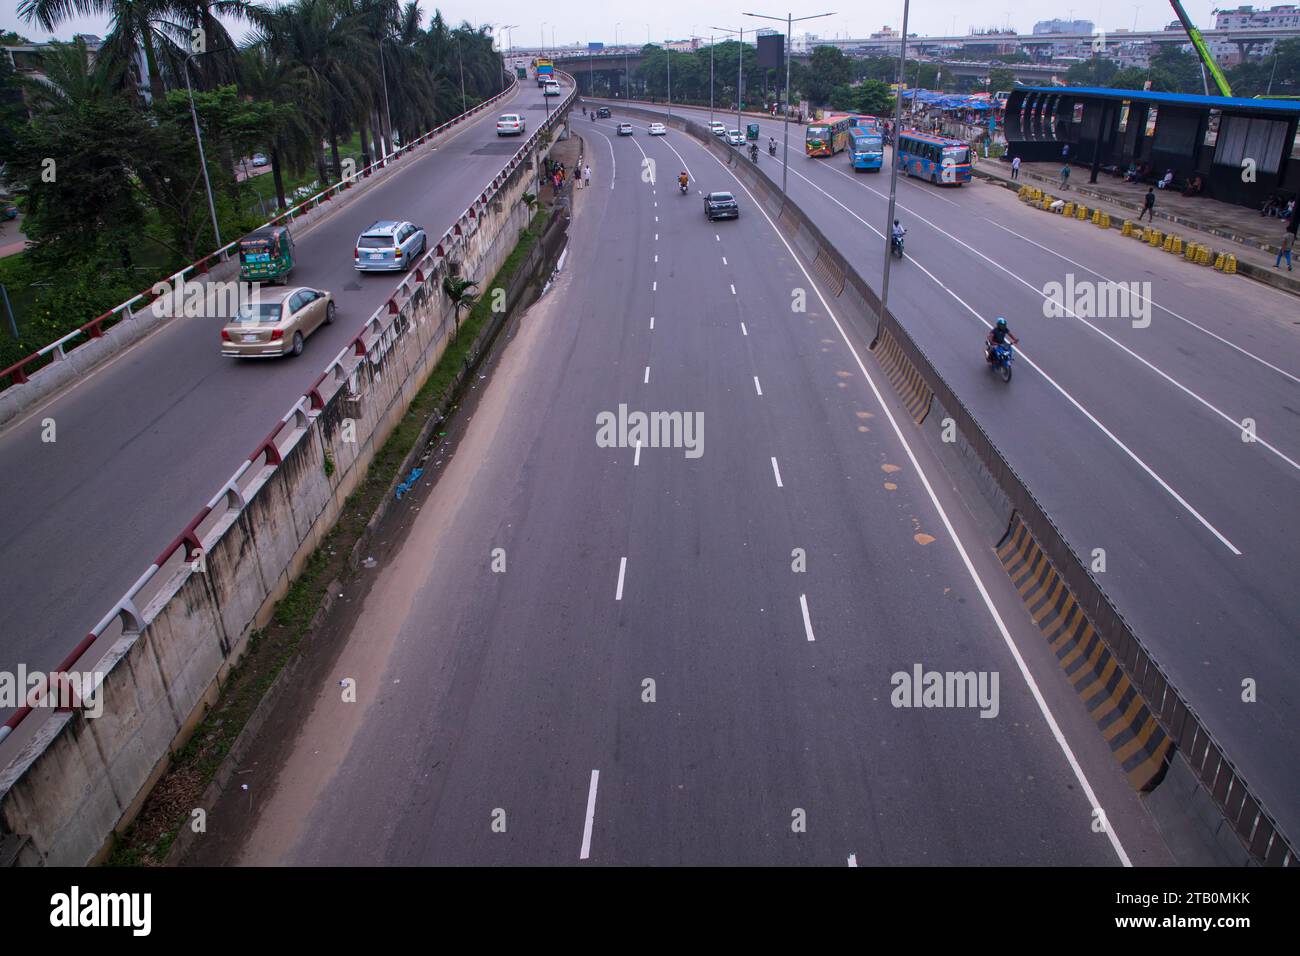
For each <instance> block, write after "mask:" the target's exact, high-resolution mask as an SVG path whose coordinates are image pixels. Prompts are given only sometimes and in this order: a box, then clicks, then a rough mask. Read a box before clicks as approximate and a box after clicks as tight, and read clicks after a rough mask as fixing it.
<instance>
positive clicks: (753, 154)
mask: <svg viewBox="0 0 1300 956" xmlns="http://www.w3.org/2000/svg"><path fill="white" fill-rule="evenodd" d="M749 158H750V159H752V160H753V161H754V162H758V144H757V143H750V144H749Z"/></svg>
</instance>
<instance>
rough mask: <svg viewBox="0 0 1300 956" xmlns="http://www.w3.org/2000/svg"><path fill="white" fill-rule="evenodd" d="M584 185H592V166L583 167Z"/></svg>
mask: <svg viewBox="0 0 1300 956" xmlns="http://www.w3.org/2000/svg"><path fill="white" fill-rule="evenodd" d="M582 183H583V185H584V186H590V185H591V166H590V165H587V166H583V167H582Z"/></svg>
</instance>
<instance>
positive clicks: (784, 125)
mask: <svg viewBox="0 0 1300 956" xmlns="http://www.w3.org/2000/svg"><path fill="white" fill-rule="evenodd" d="M745 16H747V17H755V18H757V19H759V20H776V21H777V22H778V23H779V22H780V21H781V18H780V17H770V16H768V15H767V14H763V13H746V14H745ZM833 16H835V14H834V13H814V14H812V15H811V16H807V17H798V18H796V17H795V16H794V14H792V13H787V14H786V15H785V116H784V118H783V119H782V122H781V137H782V139H783V141H784V142H783V145H782V147H781V195H783V196H784V195H785V194H786V186H787V185H788V183H789V179H790V50H791V46H790V43H791V40H792V39H793V37H792V36H791V31H792V30H793V29H794V25H795V24H796V23H801V22H803V21H804V20H819V19H821V18H822V17H833Z"/></svg>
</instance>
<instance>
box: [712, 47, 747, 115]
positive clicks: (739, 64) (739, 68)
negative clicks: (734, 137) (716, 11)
mask: <svg viewBox="0 0 1300 956" xmlns="http://www.w3.org/2000/svg"><path fill="white" fill-rule="evenodd" d="M709 29H710V30H717V31H718V32H719V33H734V34H736V35H737V36H738V37H739V38H740V40H739V42H740V52H739V54H738V55H737V56H736V129H737V130H739V129H740V102H741V100H743V99H744V96H743V95H742V93H741V91H742V90H744V88H745V28H744V27H741V28H740V29H739V30H729V29H727V28H726V27H709Z"/></svg>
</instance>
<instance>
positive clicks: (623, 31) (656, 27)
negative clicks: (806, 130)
mask: <svg viewBox="0 0 1300 956" xmlns="http://www.w3.org/2000/svg"><path fill="white" fill-rule="evenodd" d="M264 5H268V6H270V5H273V4H264ZM1240 5H1241V4H1236V5H1232V6H1240ZM1275 5H1277V4H1274V3H1263V4H1260V3H1256V4H1253V6H1254V7H1255V9H1257V10H1258V9H1267V8H1268V7H1270V6H1275ZM757 6H758V9H757V10H755V12H762V13H769V14H772V15H773V16H781V15H783V14H785V13H786V12H787V11H786V9H776V8H774V9H768V8H766V7H763V6H762V5H761V4H760V5H757ZM1002 6H1003V8H1004V9H1002V10H998V9H997V8H998V4H997V3H994V4H992V5H991V6H990V7H988V8H983V9H986V10H987V12H986V13H985V14H982V15H980V16H979V17H977V18H972V17H971V14H970V10H971V5H970V4H969V3H968V2H964V0H916V2H913V3H912V5H911V9H910V13H909V22H908V32H909V33H917V34H921V35H925V36H947V35H952V34H959V35H961V34H966V33H967V32H968V31H969V30H971V29H978V30H983V29H988V28H992V27H1005V26H1008V25H1010V26H1012V27H1014V28H1015V30H1016V31H1017V32H1018V33H1021V34H1029V33H1031V32H1032V30H1033V26H1034V24H1035V23H1037V22H1038V21H1040V20H1054V19H1060V20H1091V21H1093V22H1094V23H1095V24H1096V25H1097V27H1098V28H1099V29H1101V30H1105V31H1108V32H1111V31H1114V30H1117V29H1126V30H1128V29H1133V27H1134V24H1135V23H1136V26H1137V29H1140V30H1161V29H1163V28H1164V27H1165V26H1166V25H1167V24H1168V23H1170V22H1171V21H1172V20H1174V19H1175V16H1174V11H1173V8H1172V7H1171V6H1170V5H1169V3H1168V2H1167V0H1143V2H1141V3H1129V2H1124V0H1105V2H1101V3H1095V4H1089V3H1086V2H1084V0H1050V2H1049V0H1029V2H1028V3H1021V4H1018V5H1017V4H1012V3H1009V2H1007V3H1004V4H1003V5H1002ZM1228 6H1229V5H1226V4H1225V5H1223V6H1222V7H1220V6H1219V4H1216V3H1213V2H1210V0H1188V2H1185V3H1184V8H1185V9H1186V10H1187V12H1188V14H1189V16H1191V18H1192V21H1193V22H1194V23H1195V24H1196V25H1197V26H1199V27H1201V28H1202V29H1208V28H1210V27H1212V26H1213V25H1214V15H1213V13H1212V12H1211V11H1212V10H1214V9H1216V8H1221V9H1222V8H1227V7H1228ZM17 7H18V0H0V30H13V31H15V32H17V33H20V34H22V35H23V36H26V37H29V38H30V39H33V40H37V41H43V40H49V39H60V40H69V39H71V38H72V36H73V34H75V33H91V34H95V35H97V36H100V37H102V36H105V35H106V34H107V33H108V31H109V23H110V20H109V18H108V17H106V16H96V17H72V18H70V19H69V20H67V21H65V22H64V23H63V24H62V25H61V26H60V27H59V28H58V29H57V30H56V31H55V32H54V34H53V35H51V34H48V33H46V32H45V31H43V30H41V29H40V28H39V27H37V26H35V25H33V24H29V23H27V22H26V21H24V20H21V19H20V18H19V16H18V13H17ZM420 7H421V9H422V10H423V11H424V22H425V24H426V25H427V23H428V21H429V19H430V18H431V17H432V16H433V13H434V10H435V9H438V10H441V11H442V14H443V17H444V19H445V20H447V21H448V22H449V23H451V24H453V25H455V24H459V23H461V22H462V21H463V20H467V21H469V22H470V23H471V24H473V25H476V26H477V25H480V24H488V23H495V24H500V25H505V24H517V26H515V27H514V29H512V30H510V31H508V32H507V31H499V32H500V36H501V42H502V45H505V44H506V42H507V39H509V40H511V41H512V42H513V44H514V45H515V46H521V47H536V46H538V45H539V44H541V43H542V42H543V40H544V42H545V45H547V46H551V45H552V44H553V43H554V45H557V46H572V45H573V44H575V43H576V44H578V45H581V46H585V45H586V44H587V43H588V42H593V41H594V42H603V43H605V44H613V43H614V42H615V39H616V37H617V40H618V41H620V42H629V41H630V42H635V43H644V42H646V41H647V39H648V40H649V41H650V42H652V43H657V42H661V41H663V40H681V39H686V38H689V37H690V36H691V35H692V33H694V34H695V35H698V36H704V37H707V36H708V35H709V34H710V32H711V28H712V27H714V26H722V27H730V28H733V29H735V28H739V27H742V26H743V27H744V28H745V32H746V34H747V35H749V34H750V33H751V32H752V31H754V30H756V29H758V28H760V27H764V26H769V27H775V28H778V29H780V25H779V24H777V23H774V22H772V21H764V20H759V19H755V18H753V17H746V16H744V15H743V14H742V12H741V11H742V10H743V9H746V8H748V9H754V8H753V7H750V6H749V5H748V4H745V5H735V4H734V3H723V2H719V0H661V2H660V3H657V4H655V6H654V14H655V16H653V17H652V18H651V19H649V20H646V19H643V18H644V17H645V16H646V14H647V13H649V10H647V9H645V8H641V7H638V6H633V5H631V4H625V3H612V4H605V5H602V6H601V8H600V10H599V11H598V12H595V13H592V14H590V15H587V14H585V13H584V14H577V13H575V14H573V15H571V16H570V17H568V18H565V19H564V20H563V22H559V23H555V24H551V23H549V22H548V23H546V24H545V26H543V21H542V19H541V18H540V17H538V16H537V7H536V5H535V4H533V3H529V2H526V0H489V2H487V3H483V2H481V0H480V2H473V3H471V2H468V0H455V2H445V3H439V2H433V0H420ZM835 10H839V11H840V12H837V13H836V15H835V16H831V17H827V18H826V19H824V20H813V21H809V22H807V23H805V24H803V25H802V27H801V26H800V25H799V24H796V25H795V30H794V33H795V35H796V36H799V35H802V34H803V33H804V32H808V33H813V34H815V35H817V36H819V37H823V38H834V37H867V36H870V35H871V34H872V33H875V32H877V31H879V30H881V29H882V27H885V26H888V27H890V28H892V29H893V30H899V29H900V28H901V26H902V12H903V5H902V2H901V0H897V2H894V3H890V4H886V5H884V6H880V7H875V8H873V9H872V10H871V11H870V12H867V11H864V10H863V9H862V8H861V7H860V6H858V5H856V4H854V5H850V4H843V3H841V4H836V3H829V2H828V3H826V4H822V5H808V4H805V5H803V6H802V7H801V8H799V9H793V10H792V11H791V12H793V13H794V15H795V16H796V17H799V16H807V15H810V14H816V13H821V12H824V11H825V12H830V11H835ZM846 11H847V12H846ZM485 14H487V15H488V16H491V17H492V18H493V20H485V19H481V18H482V17H484V15H485ZM625 14H626V15H625ZM633 18H636V19H633ZM232 32H233V33H234V34H235V35H236V37H240V38H242V37H241V30H240V29H239V28H238V27H236V28H235V29H233V30H232ZM552 38H553V39H552Z"/></svg>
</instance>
